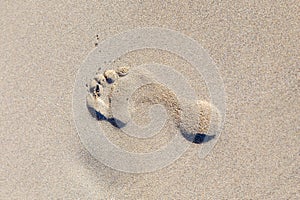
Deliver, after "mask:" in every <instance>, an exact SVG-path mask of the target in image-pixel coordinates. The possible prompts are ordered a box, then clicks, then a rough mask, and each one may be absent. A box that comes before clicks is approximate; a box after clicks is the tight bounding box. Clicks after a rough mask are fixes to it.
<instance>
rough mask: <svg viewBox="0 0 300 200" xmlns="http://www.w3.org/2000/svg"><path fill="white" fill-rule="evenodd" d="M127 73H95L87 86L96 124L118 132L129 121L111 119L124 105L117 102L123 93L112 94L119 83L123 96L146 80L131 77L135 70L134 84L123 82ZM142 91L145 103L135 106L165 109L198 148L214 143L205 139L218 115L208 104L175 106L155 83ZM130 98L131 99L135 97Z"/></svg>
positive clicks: (172, 97) (173, 96)
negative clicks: (159, 106)
mask: <svg viewBox="0 0 300 200" xmlns="http://www.w3.org/2000/svg"><path fill="white" fill-rule="evenodd" d="M129 69H130V68H129V67H119V68H117V69H116V70H106V71H105V72H104V73H96V76H95V77H94V78H93V79H92V80H91V81H90V83H89V85H88V91H89V94H88V95H87V97H86V103H87V107H88V108H89V109H90V110H92V111H94V112H96V116H97V119H98V120H106V121H108V122H109V123H110V124H111V125H113V126H115V127H117V128H123V127H125V126H126V124H127V123H128V119H127V118H126V117H124V119H123V118H122V115H120V116H118V117H120V118H116V117H114V116H113V112H112V107H111V106H112V105H119V106H121V105H124V102H118V101H123V100H122V95H121V93H122V92H121V93H119V92H117V93H116V92H115V89H116V87H117V83H118V82H120V84H119V85H118V86H119V87H120V88H119V87H118V90H120V89H121V90H122V89H124V92H125V93H127V92H128V91H127V90H128V88H130V83H131V82H134V81H141V82H147V79H145V78H143V76H144V75H139V74H141V73H138V75H134V71H135V70H133V79H134V80H131V79H132V77H131V76H129V77H127V78H124V79H122V77H125V76H126V75H127V74H128V73H129ZM141 89H142V90H144V91H145V90H146V91H147V92H148V93H149V95H147V98H146V99H144V98H142V99H141V97H136V98H135V100H136V102H139V101H142V102H145V101H147V102H148V106H149V105H153V104H157V103H158V104H162V105H164V106H165V107H166V109H167V113H168V114H170V115H171V118H173V120H174V121H175V124H176V126H177V127H178V128H179V129H180V132H181V134H182V136H183V137H184V138H185V139H187V140H188V141H190V142H193V143H197V144H199V143H202V142H207V141H209V140H211V139H214V137H215V136H214V135H206V133H207V132H208V130H209V127H210V126H211V125H212V124H211V121H213V120H214V121H216V122H219V121H220V113H219V111H218V109H217V108H216V107H215V106H213V105H212V104H210V103H209V102H207V101H200V100H198V101H191V100H185V99H183V101H181V102H177V101H176V94H175V93H173V92H172V91H169V90H167V89H164V86H163V85H159V84H158V83H156V84H146V85H145V86H143V87H141ZM124 92H123V93H124ZM148 93H147V94H148ZM116 94H120V95H121V97H120V98H117V99H114V101H117V102H118V103H117V104H112V97H113V98H116ZM132 97H133V98H134V95H133V96H132ZM127 100H128V99H127ZM144 108H145V107H144ZM135 109H136V110H139V105H136V107H135ZM117 110H122V108H118V109H117ZM213 125H214V124H213ZM146 132H147V131H146Z"/></svg>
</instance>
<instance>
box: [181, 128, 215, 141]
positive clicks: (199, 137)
mask: <svg viewBox="0 0 300 200" xmlns="http://www.w3.org/2000/svg"><path fill="white" fill-rule="evenodd" d="M180 132H181V135H182V136H183V137H184V138H185V139H186V140H188V141H190V142H192V143H195V144H202V143H205V142H209V141H210V140H212V139H214V138H215V135H207V134H204V133H196V134H194V133H188V132H186V131H183V130H181V131H180Z"/></svg>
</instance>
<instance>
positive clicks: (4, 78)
mask: <svg viewBox="0 0 300 200" xmlns="http://www.w3.org/2000/svg"><path fill="white" fill-rule="evenodd" d="M243 2H244V1H227V2H225V1H170V2H169V1H148V0H147V1H136V2H134V1H126V2H117V1H99V2H96V1H92V2H90V3H85V2H84V1H82V2H81V1H67V2H65V3H62V2H61V1H50V2H48V1H47V2H46V1H45V2H44V3H42V2H37V1H36V2H33V1H0V8H1V11H0V30H1V31H0V33H1V36H0V47H1V48H0V55H1V56H0V72H1V74H0V75H1V76H0V88H1V96H0V113H1V114H0V133H1V134H0V136H1V163H0V164H1V167H0V177H1V178H0V188H1V189H0V199H299V198H300V189H299V183H300V169H299V163H300V155H299V151H300V148H299V147H300V130H299V127H300V120H299V119H300V113H299V107H300V102H299V99H300V96H299V81H300V79H299V77H300V75H299V73H300V72H299V71H300V70H299V65H300V53H299V49H300V42H299V37H300V34H299V27H300V24H299V22H300V16H299V14H298V13H300V3H299V2H297V1H294V2H292V1H278V2H275V1H271V0H270V1H263V2H260V3H258V2H255V3H254V2H248V3H245V2H244V3H243ZM146 26H155V27H162V28H168V29H172V30H177V31H179V32H181V33H183V34H185V35H187V36H189V37H192V38H193V39H195V40H196V41H198V42H199V43H200V44H201V45H202V46H203V47H204V48H205V49H206V50H207V51H208V53H209V54H210V55H211V57H212V59H213V60H214V61H215V63H216V64H217V66H218V70H219V73H220V75H221V77H222V79H223V82H224V86H225V92H226V119H225V126H224V130H223V131H222V134H221V136H220V138H219V140H218V142H217V144H216V146H215V148H213V149H212V151H211V152H210V154H209V155H208V156H207V157H206V158H205V159H199V158H198V156H197V152H198V150H199V145H201V144H191V146H190V147H189V149H188V150H187V151H186V152H185V153H184V154H183V155H182V156H181V157H180V158H179V159H178V160H176V161H175V162H174V163H173V164H171V165H169V166H167V167H165V168H163V169H161V170H158V171H155V172H151V173H140V174H130V173H124V172H120V171H116V170H113V169H111V168H109V167H107V166H105V165H103V164H102V163H101V162H99V161H97V160H96V159H94V158H93V157H92V156H91V155H90V153H89V152H88V151H87V150H86V149H85V148H84V146H83V145H82V144H81V141H80V139H79V137H78V134H77V130H76V126H75V124H74V120H73V111H72V96H73V94H72V93H73V90H74V88H73V87H74V82H75V79H76V73H77V70H78V69H79V68H80V65H81V64H82V62H83V61H84V59H85V58H86V57H87V56H88V54H89V53H90V52H91V51H92V50H94V49H95V48H96V47H95V46H96V45H95V43H98V42H100V41H102V40H105V39H107V38H109V37H112V36H113V35H115V34H118V33H120V32H123V31H126V30H130V29H133V28H139V27H146ZM154 62H155V63H160V64H163V65H168V66H172V68H174V69H175V70H176V71H178V72H180V73H181V74H183V76H184V77H189V78H188V80H187V81H188V82H189V84H190V85H191V86H192V87H193V88H194V89H195V91H196V92H197V94H199V96H198V99H199V100H201V102H202V103H200V105H201V106H202V107H201V106H200V107H201V108H202V109H203V113H204V115H203V116H204V117H203V119H205V120H206V116H208V115H209V111H207V109H206V108H207V107H209V105H210V104H208V103H206V102H208V101H209V92H208V91H207V88H206V85H205V82H204V80H203V79H201V78H199V77H198V76H196V75H195V73H194V72H193V71H191V70H190V66H189V65H190V64H189V63H188V62H187V61H185V60H184V59H182V58H180V57H178V56H176V55H173V54H171V53H170V52H165V51H162V50H153V49H144V50H138V51H134V52H130V53H128V54H126V55H123V56H122V57H120V58H119V59H118V60H117V61H116V62H114V63H108V65H109V66H110V67H111V69H115V68H117V67H118V66H131V67H133V68H134V66H138V65H141V64H143V63H154ZM129 73H130V72H129ZM142 74H143V73H142ZM144 74H145V73H144ZM91 78H92V77H91ZM128 80H129V81H128ZM133 80H134V76H133V77H131V76H129V74H128V77H127V76H125V77H122V78H120V86H122V84H123V86H122V87H123V89H124V88H126V87H127V85H126V84H128V83H130V81H133ZM141 94H144V95H141ZM160 94H163V95H160ZM118 95H119V94H118V93H112V94H111V98H112V99H113V101H118ZM147 95H148V96H147ZM147 97H151V98H147ZM131 101H132V102H131V103H132V104H133V105H134V106H133V107H134V109H132V110H131V114H132V116H133V118H134V119H136V121H137V122H138V123H140V125H145V124H147V123H148V122H149V118H147V116H146V115H145V114H146V111H145V108H147V107H148V106H149V105H151V104H153V103H162V104H163V105H165V106H166V107H167V108H169V109H167V110H168V114H169V115H170V116H171V118H172V119H173V120H169V121H167V125H168V127H174V124H175V125H176V123H177V121H176V120H177V118H178V116H177V111H176V109H173V108H176V107H177V101H176V99H175V98H174V95H173V94H172V92H171V91H168V90H166V88H163V87H161V86H160V85H159V84H153V85H148V86H145V87H141V88H140V89H139V90H138V91H136V92H135V93H134V94H133V96H132V99H131ZM135 104H136V105H135ZM186 105H191V106H187V108H190V109H191V110H193V109H194V108H196V107H197V106H196V104H193V103H191V102H186ZM297 109H298V110H297ZM184 119H189V115H187V117H186V118H184ZM99 123H100V124H101V123H106V122H99ZM173 123H174V124H173ZM184 123H185V127H186V128H187V129H189V128H190V129H191V131H193V127H191V126H189V125H190V124H191V122H190V121H189V120H187V121H185V122H184ZM192 124H193V123H192ZM202 128H204V131H205V128H206V126H205V125H203V126H202ZM105 130H106V133H114V134H107V137H108V138H109V139H110V140H111V141H113V142H114V144H116V145H119V146H120V147H122V148H123V149H126V150H128V151H132V152H151V151H153V150H158V149H159V148H160V147H161V146H163V145H164V144H166V143H168V141H169V140H170V139H171V138H172V137H173V135H172V134H171V133H170V131H162V134H160V135H155V136H154V137H153V138H151V140H148V141H145V140H140V139H135V138H131V137H129V136H127V135H124V134H121V133H119V132H117V131H114V130H113V127H111V126H105ZM133 144H134V145H133Z"/></svg>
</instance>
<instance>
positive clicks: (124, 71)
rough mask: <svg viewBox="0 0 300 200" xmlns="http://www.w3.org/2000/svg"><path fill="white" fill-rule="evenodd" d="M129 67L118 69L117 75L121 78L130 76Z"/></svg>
mask: <svg viewBox="0 0 300 200" xmlns="http://www.w3.org/2000/svg"><path fill="white" fill-rule="evenodd" d="M128 71H129V67H118V69H117V70H116V72H117V74H118V75H119V76H126V75H127V74H128Z"/></svg>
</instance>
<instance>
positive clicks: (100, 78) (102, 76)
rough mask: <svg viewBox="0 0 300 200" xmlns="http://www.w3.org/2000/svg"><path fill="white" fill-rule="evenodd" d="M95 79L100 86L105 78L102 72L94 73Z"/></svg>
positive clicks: (103, 84)
mask: <svg viewBox="0 0 300 200" xmlns="http://www.w3.org/2000/svg"><path fill="white" fill-rule="evenodd" d="M95 80H96V81H97V82H98V83H99V84H100V85H102V86H105V85H106V79H105V77H104V75H103V74H100V73H99V74H96V76H95Z"/></svg>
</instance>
